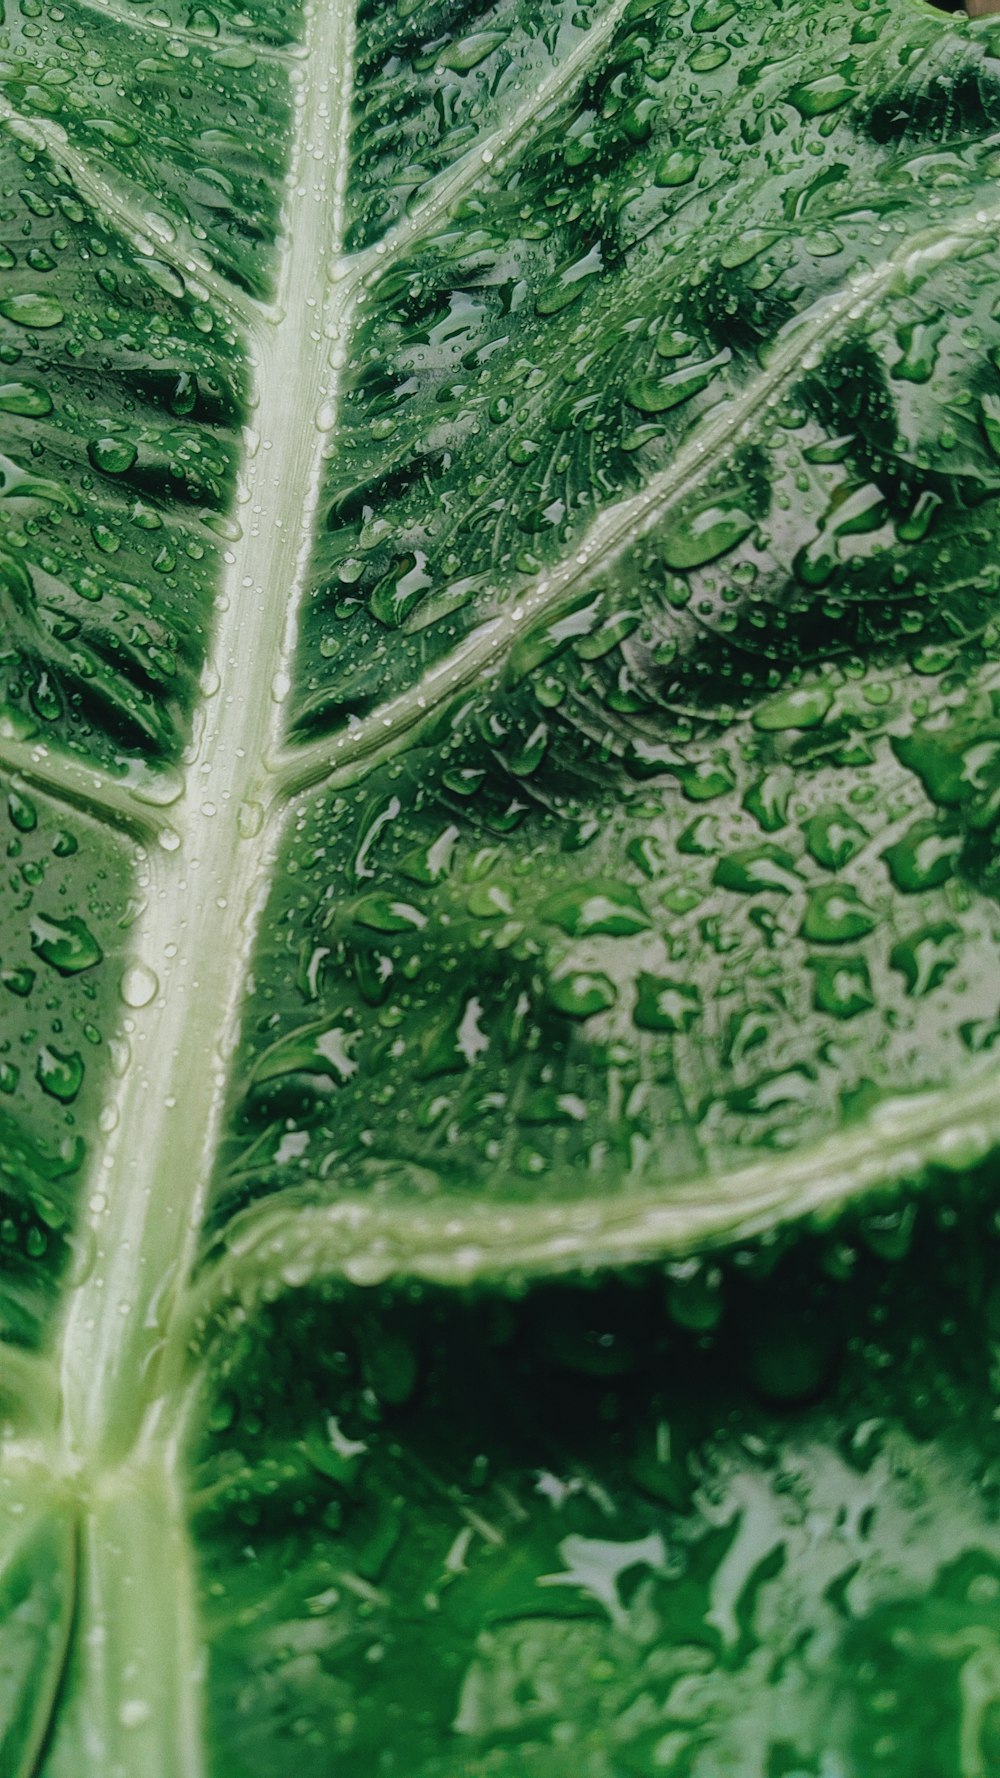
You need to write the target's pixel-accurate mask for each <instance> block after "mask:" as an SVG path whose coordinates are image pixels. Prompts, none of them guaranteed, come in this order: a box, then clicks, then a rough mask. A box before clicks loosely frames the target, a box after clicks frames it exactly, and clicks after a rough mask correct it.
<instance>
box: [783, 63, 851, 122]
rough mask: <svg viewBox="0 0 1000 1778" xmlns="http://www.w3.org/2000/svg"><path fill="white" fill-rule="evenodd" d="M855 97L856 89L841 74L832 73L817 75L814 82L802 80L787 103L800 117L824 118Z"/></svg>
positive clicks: (793, 89) (791, 93) (790, 94)
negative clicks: (793, 107) (829, 112)
mask: <svg viewBox="0 0 1000 1778" xmlns="http://www.w3.org/2000/svg"><path fill="white" fill-rule="evenodd" d="M856 95H857V88H856V87H853V86H852V85H851V83H850V81H848V80H845V78H844V76H843V74H841V73H839V72H837V71H834V72H833V73H831V74H819V75H817V77H816V79H815V80H804V81H802V82H801V83H800V84H799V85H798V86H793V87H792V90H791V92H790V93H789V95H788V102H789V104H790V105H794V106H795V109H796V111H798V112H799V113H800V114H801V116H802V117H824V116H825V115H826V113H827V112H828V111H836V110H837V109H838V108H839V107H840V106H841V105H846V104H847V103H848V101H849V100H850V99H853V98H855V97H856Z"/></svg>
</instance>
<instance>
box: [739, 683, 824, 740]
mask: <svg viewBox="0 0 1000 1778" xmlns="http://www.w3.org/2000/svg"><path fill="white" fill-rule="evenodd" d="M832 702H833V696H832V693H831V692H830V691H829V689H828V687H827V686H825V685H808V686H807V685H800V686H796V687H795V688H794V690H792V691H788V692H785V693H783V694H782V696H781V697H777V698H771V699H769V700H768V702H767V703H766V704H762V705H761V706H760V709H759V710H756V711H755V712H754V716H753V726H754V728H756V729H760V730H762V731H763V732H764V733H765V734H767V733H780V732H781V731H782V730H783V729H806V728H817V727H818V726H819V724H820V723H821V722H822V721H823V719H824V717H825V716H826V714H827V712H828V711H829V708H830V705H831V704H832Z"/></svg>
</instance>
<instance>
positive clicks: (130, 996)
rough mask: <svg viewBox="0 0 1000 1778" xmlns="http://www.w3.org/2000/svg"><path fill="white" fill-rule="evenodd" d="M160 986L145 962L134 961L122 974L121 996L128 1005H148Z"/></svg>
mask: <svg viewBox="0 0 1000 1778" xmlns="http://www.w3.org/2000/svg"><path fill="white" fill-rule="evenodd" d="M159 986H160V984H159V982H158V980H157V978H156V976H155V974H154V973H153V971H152V970H151V969H150V968H148V966H147V965H146V964H145V963H132V964H130V965H129V967H128V969H126V970H125V972H124V973H123V975H122V979H121V996H122V999H123V1000H124V1002H125V1005H126V1006H134V1007H140V1006H148V1005H149V1003H150V1001H151V1000H152V998H153V996H154V994H155V993H156V991H157V989H158V988H159Z"/></svg>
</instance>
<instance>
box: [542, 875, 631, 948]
mask: <svg viewBox="0 0 1000 1778" xmlns="http://www.w3.org/2000/svg"><path fill="white" fill-rule="evenodd" d="M538 912H539V916H540V918H541V919H543V920H549V921H551V922H552V923H553V924H554V925H556V926H560V927H561V928H562V930H563V932H566V933H568V934H569V936H570V937H571V938H584V937H586V936H588V935H589V934H590V933H595V932H604V933H607V934H608V936H609V937H612V938H627V937H631V935H632V934H633V933H636V932H645V931H646V930H647V929H648V926H649V920H648V918H647V915H646V911H645V909H644V907H643V905H642V902H641V901H640V899H639V895H638V892H637V890H635V889H633V888H632V885H631V884H630V883H620V882H617V881H615V880H613V879H611V878H610V877H600V878H595V879H594V880H593V881H592V882H590V883H581V884H580V885H578V886H577V885H574V886H573V887H572V888H570V889H561V890H559V891H558V893H557V894H555V895H550V896H549V897H548V899H547V900H546V901H543V903H542V905H541V907H540V908H539V910H538Z"/></svg>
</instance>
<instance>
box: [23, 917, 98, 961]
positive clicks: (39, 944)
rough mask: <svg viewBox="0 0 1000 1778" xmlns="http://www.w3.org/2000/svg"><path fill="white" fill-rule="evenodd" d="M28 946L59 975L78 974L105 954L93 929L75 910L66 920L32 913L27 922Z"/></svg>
mask: <svg viewBox="0 0 1000 1778" xmlns="http://www.w3.org/2000/svg"><path fill="white" fill-rule="evenodd" d="M30 930H31V948H32V950H33V951H34V952H35V953H36V954H37V955H38V956H39V957H41V958H42V960H43V962H45V963H49V964H51V966H52V968H53V969H57V970H58V971H59V974H60V975H79V974H80V972H81V970H84V969H92V968H93V967H94V964H95V963H99V962H100V961H101V958H102V956H103V955H104V953H103V951H102V950H101V947H100V945H99V944H98V942H97V940H96V938H95V937H94V935H93V933H92V932H91V931H90V929H89V927H87V926H86V925H85V924H84V922H83V921H82V920H81V919H79V918H78V916H77V915H76V914H70V915H69V917H68V918H67V919H65V920H57V919H56V917H55V915H50V914H35V915H33V916H32V919H31V922H30Z"/></svg>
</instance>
